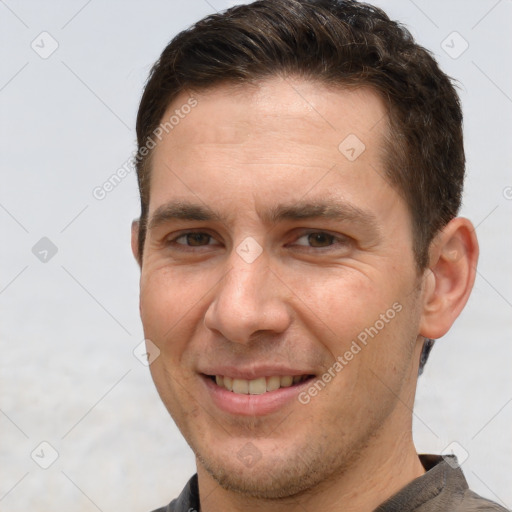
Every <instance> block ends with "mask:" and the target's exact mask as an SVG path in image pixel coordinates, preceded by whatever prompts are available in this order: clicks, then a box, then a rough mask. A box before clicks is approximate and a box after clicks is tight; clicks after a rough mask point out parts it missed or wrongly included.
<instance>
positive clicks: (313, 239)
mask: <svg viewBox="0 0 512 512" xmlns="http://www.w3.org/2000/svg"><path fill="white" fill-rule="evenodd" d="M307 237H308V241H309V243H310V244H311V247H328V246H329V245H332V243H333V242H334V236H333V235H329V234H328V233H310V234H309V235H307Z"/></svg>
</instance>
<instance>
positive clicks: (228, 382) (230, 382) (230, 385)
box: [224, 376, 233, 391]
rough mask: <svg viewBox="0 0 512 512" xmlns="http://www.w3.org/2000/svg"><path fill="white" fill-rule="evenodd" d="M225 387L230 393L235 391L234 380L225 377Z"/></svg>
mask: <svg viewBox="0 0 512 512" xmlns="http://www.w3.org/2000/svg"><path fill="white" fill-rule="evenodd" d="M224 387H225V388H226V389H227V390H228V391H233V379H232V378H231V377H226V376H224Z"/></svg>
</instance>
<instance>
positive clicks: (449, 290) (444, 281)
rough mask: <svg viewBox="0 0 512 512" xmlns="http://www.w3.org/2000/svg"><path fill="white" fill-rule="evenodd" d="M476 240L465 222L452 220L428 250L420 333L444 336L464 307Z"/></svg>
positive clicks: (471, 281)
mask: <svg viewBox="0 0 512 512" xmlns="http://www.w3.org/2000/svg"><path fill="white" fill-rule="evenodd" d="M477 261H478V241H477V238H476V234H475V229H474V227H473V225H472V224H471V222H470V221H469V220H468V219H465V218H463V217H457V218H455V219H452V220H451V221H450V222H449V223H448V224H447V225H446V226H445V227H444V228H443V230H442V231H441V232H440V233H439V234H438V235H437V236H436V238H435V239H434V241H433V242H432V244H431V247H430V262H429V268H428V269H427V270H426V272H425V278H424V279H425V280H424V285H423V304H422V308H423V311H422V317H421V322H420V334H421V335H422V336H424V337H425V338H432V339H437V338H440V337H441V336H444V335H445V334H446V333H447V332H448V330H449V329H450V327H451V326H452V324H453V322H454V321H455V319H456V318H457V317H458V316H459V314H460V312H461V311H462V309H463V308H464V306H465V305H466V302H467V300H468V298H469V295H470V293H471V290H472V288H473V284H474V281H475V275H476V265H477Z"/></svg>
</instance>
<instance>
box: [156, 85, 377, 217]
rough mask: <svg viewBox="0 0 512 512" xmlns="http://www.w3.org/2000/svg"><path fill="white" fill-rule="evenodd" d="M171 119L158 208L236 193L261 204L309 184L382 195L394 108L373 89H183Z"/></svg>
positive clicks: (160, 146)
mask: <svg viewBox="0 0 512 512" xmlns="http://www.w3.org/2000/svg"><path fill="white" fill-rule="evenodd" d="M191 98H193V103H191ZM191 104H193V105H194V106H193V108H191V107H190V106H189V105H191ZM169 120H172V121H173V122H172V125H171V123H169V122H168V121H169ZM166 122H167V130H165V131H164V133H163V137H162V139H161V141H160V142H158V143H157V145H156V147H155V149H154V150H153V156H152V171H151V172H152V176H151V193H150V212H151V211H152V210H154V209H155V208H156V207H157V206H158V203H162V202H164V201H166V200H168V196H169V194H171V193H174V194H175V195H181V196H190V195H191V194H199V195H201V197H204V198H205V199H212V198H215V199H216V200H222V199H224V200H226V201H230V200H231V199H232V198H233V192H234V190H235V189H236V192H237V196H244V194H245V197H252V198H256V199H257V201H256V202H258V201H259V200H263V199H264V198H265V197H266V196H268V195H269V194H270V193H275V192H274V191H275V190H280V191H281V193H282V194H285V195H286V196H288V197H289V198H294V197H297V198H298V197H300V196H301V195H304V194H305V193H307V191H308V189H310V188H315V192H317V193H321V192H322V188H323V189H324V192H326V191H327V190H329V191H331V189H332V187H338V189H339V190H341V188H340V186H342V189H343V193H344V194H345V195H347V194H348V195H350V194H351V193H353V192H357V191H360V192H364V193H365V194H366V196H368V198H370V197H371V195H372V194H371V193H370V187H373V188H374V189H375V190H374V191H373V193H377V194H379V193H380V191H381V190H382V185H383V176H385V170H384V169H383V164H382V160H383V159H382V154H383V151H382V150H383V147H384V146H383V144H384V140H385V139H384V137H383V135H384V133H385V130H386V129H387V122H386V110H385V107H384V104H383V102H382V100H381V98H380V97H379V95H378V94H377V93H376V92H374V91H373V90H372V89H370V88H367V87H366V88H362V87H361V88H357V89H346V88H338V87H336V88H334V87H327V86H325V85H323V84H320V83H317V82H313V81H306V80H301V79H292V78H272V79H269V80H266V81H264V82H260V83H257V84H252V85H243V86H236V87H235V86H232V85H221V86H217V87H215V88H212V89H209V90H206V91H199V92H183V93H181V94H180V95H179V96H178V97H177V98H176V99H175V100H174V101H173V102H172V104H171V105H170V106H169V108H168V109H167V111H166V113H165V115H164V116H163V118H162V126H165V123H166ZM332 169H335V172H334V173H330V175H329V176H328V177H327V178H322V176H326V174H328V173H329V171H330V170H332ZM340 179H341V180H342V182H340V181H339V180H340ZM320 182H321V183H320ZM315 183H317V185H315ZM356 189H357V190H356ZM258 194H259V195H260V197H259V198H257V197H256V196H258ZM273 199H274V200H275V199H276V198H275V196H274V197H273ZM274 202H275V201H274Z"/></svg>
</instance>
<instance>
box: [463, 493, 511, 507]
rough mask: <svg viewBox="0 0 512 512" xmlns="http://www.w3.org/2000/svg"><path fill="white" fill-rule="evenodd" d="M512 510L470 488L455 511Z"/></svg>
mask: <svg viewBox="0 0 512 512" xmlns="http://www.w3.org/2000/svg"><path fill="white" fill-rule="evenodd" d="M473 511H474V512H510V511H509V510H508V509H506V508H504V507H502V506H501V505H499V504H498V503H496V502H494V501H491V500H488V499H486V498H482V496H479V495H478V494H477V493H476V492H473V491H472V490H470V489H468V490H467V491H466V492H465V493H464V497H463V499H462V501H461V502H460V504H459V506H458V507H457V509H456V511H455V512H473Z"/></svg>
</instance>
